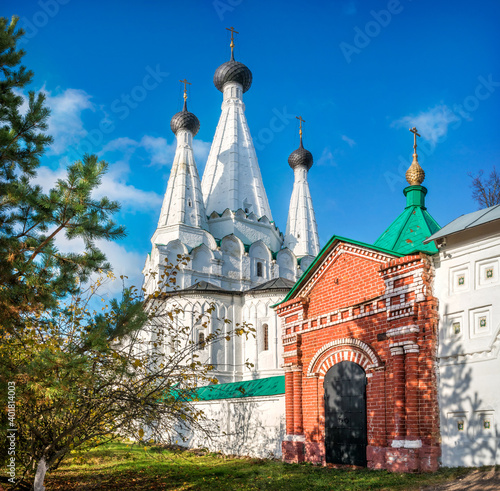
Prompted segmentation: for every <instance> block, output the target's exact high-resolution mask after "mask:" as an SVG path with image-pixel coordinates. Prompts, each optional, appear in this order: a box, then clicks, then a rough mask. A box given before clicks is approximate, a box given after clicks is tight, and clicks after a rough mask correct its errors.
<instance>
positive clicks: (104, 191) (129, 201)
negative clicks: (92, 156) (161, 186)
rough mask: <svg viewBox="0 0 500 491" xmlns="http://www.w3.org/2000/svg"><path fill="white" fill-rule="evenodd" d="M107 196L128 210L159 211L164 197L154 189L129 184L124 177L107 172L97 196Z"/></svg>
mask: <svg viewBox="0 0 500 491" xmlns="http://www.w3.org/2000/svg"><path fill="white" fill-rule="evenodd" d="M103 196H107V197H108V198H109V199H112V200H115V201H118V202H119V203H121V205H122V209H124V210H126V211H129V212H130V211H132V212H133V211H139V210H140V211H151V210H155V211H159V209H160V206H161V202H162V198H161V196H160V195H159V194H157V193H155V192H153V191H143V190H142V189H137V188H136V187H135V186H132V185H131V184H127V183H126V182H125V180H124V179H123V178H120V177H116V176H113V175H112V174H106V175H105V176H104V177H103V179H102V183H101V185H100V186H99V188H98V189H97V190H96V192H95V197H96V198H100V197H103Z"/></svg>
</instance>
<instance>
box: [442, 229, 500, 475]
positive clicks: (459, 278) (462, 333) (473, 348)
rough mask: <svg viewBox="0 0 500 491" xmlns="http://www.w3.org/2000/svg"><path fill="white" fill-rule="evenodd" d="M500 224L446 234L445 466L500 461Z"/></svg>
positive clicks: (444, 339) (474, 464)
mask: <svg viewBox="0 0 500 491" xmlns="http://www.w3.org/2000/svg"><path fill="white" fill-rule="evenodd" d="M498 230H499V224H498V222H497V223H495V222H493V223H492V224H488V225H482V226H478V227H474V228H472V229H470V230H468V231H464V232H461V233H458V234H455V235H452V236H449V237H447V238H446V241H447V243H446V245H445V246H444V247H442V248H441V250H440V253H439V258H438V259H437V258H436V259H437V260H436V261H435V266H436V280H435V292H436V296H437V297H438V299H439V316H440V322H439V350H438V362H439V404H440V419H441V420H440V423H441V437H442V463H443V465H444V466H446V467H451V466H481V465H493V464H499V463H500V453H499V446H500V445H499V426H498V418H499V416H500V356H499V351H500V270H499V268H500V234H499V233H498Z"/></svg>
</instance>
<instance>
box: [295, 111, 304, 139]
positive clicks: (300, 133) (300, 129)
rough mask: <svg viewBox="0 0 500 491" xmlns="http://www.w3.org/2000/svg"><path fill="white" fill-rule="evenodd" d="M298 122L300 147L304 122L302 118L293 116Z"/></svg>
mask: <svg viewBox="0 0 500 491" xmlns="http://www.w3.org/2000/svg"><path fill="white" fill-rule="evenodd" d="M295 117H296V118H297V119H298V120H299V121H300V123H299V135H300V145H301V146H302V123H305V120H303V119H302V116H295Z"/></svg>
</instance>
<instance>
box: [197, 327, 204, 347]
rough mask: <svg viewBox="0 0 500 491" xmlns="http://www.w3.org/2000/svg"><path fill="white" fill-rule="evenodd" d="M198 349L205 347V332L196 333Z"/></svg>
mask: <svg viewBox="0 0 500 491" xmlns="http://www.w3.org/2000/svg"><path fill="white" fill-rule="evenodd" d="M198 349H205V333H204V332H201V331H200V332H199V333H198Z"/></svg>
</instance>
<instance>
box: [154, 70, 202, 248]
mask: <svg viewBox="0 0 500 491" xmlns="http://www.w3.org/2000/svg"><path fill="white" fill-rule="evenodd" d="M180 82H181V83H183V84H184V106H183V109H182V111H180V112H178V113H177V114H175V115H174V116H173V117H172V120H171V121H170V128H171V129H172V131H173V133H174V134H175V136H176V138H177V148H176V150H175V156H174V162H173V165H172V170H171V172H170V177H169V180H168V185H167V191H166V192H165V197H164V199H163V205H162V209H161V213H160V219H159V221H158V228H157V230H156V232H155V236H156V239H155V237H153V238H154V239H155V241H156V243H159V242H160V240H159V239H158V236H168V240H173V239H178V238H180V237H177V236H175V237H172V232H174V229H175V230H176V229H178V228H179V227H182V226H187V227H193V228H197V229H203V230H208V226H207V217H206V213H205V208H204V206H203V196H202V194H201V183H200V177H199V175H198V169H197V168H196V162H195V160H194V154H193V137H194V136H195V135H196V134H197V133H198V131H199V129H200V121H199V120H198V118H197V117H196V116H195V115H194V114H193V113H190V112H189V111H188V110H187V88H186V87H187V85H191V84H190V83H189V82H188V81H187V80H186V79H184V80H180ZM174 235H175V232H174ZM196 240H198V239H196ZM161 242H163V243H166V238H163V239H161ZM195 245H198V244H194V245H193V247H194V246H195Z"/></svg>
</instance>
